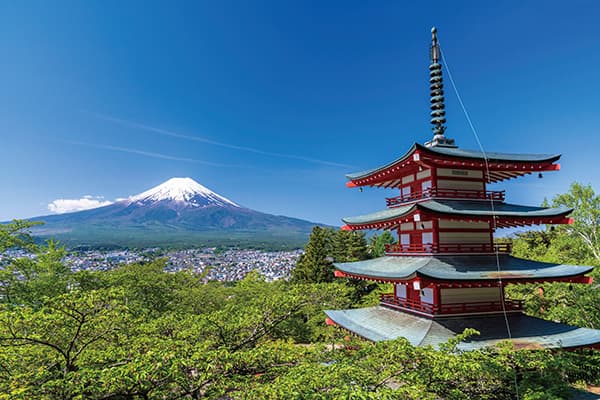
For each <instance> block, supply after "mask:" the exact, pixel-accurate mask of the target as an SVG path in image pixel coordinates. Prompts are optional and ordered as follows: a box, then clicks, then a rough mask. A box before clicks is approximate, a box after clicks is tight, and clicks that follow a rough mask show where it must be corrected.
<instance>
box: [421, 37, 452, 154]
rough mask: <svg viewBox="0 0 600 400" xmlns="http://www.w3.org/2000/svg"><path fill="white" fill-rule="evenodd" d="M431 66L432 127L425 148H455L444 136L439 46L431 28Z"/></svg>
mask: <svg viewBox="0 0 600 400" xmlns="http://www.w3.org/2000/svg"><path fill="white" fill-rule="evenodd" d="M430 55H431V64H430V65H429V84H430V86H429V88H430V90H431V100H430V101H431V124H432V125H433V128H432V130H433V139H432V140H431V141H429V142H427V143H425V146H427V147H434V146H446V147H456V146H455V145H454V139H447V138H446V137H445V136H444V132H445V131H446V126H445V125H444V124H445V123H446V111H445V110H444V108H445V105H444V83H443V81H442V64H440V63H439V60H440V55H441V53H440V45H439V44H438V40H437V29H436V27H435V26H434V27H433V28H431V50H430Z"/></svg>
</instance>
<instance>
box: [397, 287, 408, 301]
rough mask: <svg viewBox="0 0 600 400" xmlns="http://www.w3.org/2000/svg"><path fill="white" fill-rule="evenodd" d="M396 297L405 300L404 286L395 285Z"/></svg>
mask: <svg viewBox="0 0 600 400" xmlns="http://www.w3.org/2000/svg"><path fill="white" fill-rule="evenodd" d="M396 297H398V298H400V299H406V285H405V284H402V283H399V284H397V285H396Z"/></svg>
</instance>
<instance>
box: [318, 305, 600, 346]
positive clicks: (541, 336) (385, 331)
mask: <svg viewBox="0 0 600 400" xmlns="http://www.w3.org/2000/svg"><path fill="white" fill-rule="evenodd" d="M325 314H326V315H327V318H328V323H329V324H334V325H337V326H339V327H341V328H343V329H346V330H348V331H350V332H352V333H354V334H356V335H358V336H360V337H363V338H365V339H368V340H371V341H375V342H379V341H384V340H395V339H398V338H400V337H404V338H406V339H407V340H408V341H409V342H410V343H411V344H412V345H413V346H427V345H432V346H434V347H438V346H439V345H440V344H442V343H445V342H447V341H448V340H449V339H450V338H453V337H455V336H456V335H458V334H460V333H462V332H463V330H464V329H465V328H474V329H476V330H477V331H478V332H479V333H480V334H479V335H475V336H473V337H471V338H469V339H468V340H467V341H464V342H460V343H459V344H458V345H457V348H458V349H460V350H467V351H468V350H475V349H481V348H484V347H491V346H494V345H496V344H498V343H499V342H501V341H503V340H510V341H512V342H513V344H514V345H515V347H517V348H521V349H541V348H566V349H574V348H585V347H594V348H597V347H598V343H600V330H597V329H589V328H577V327H575V326H570V325H565V324H559V323H556V322H552V321H546V320H543V319H540V318H535V317H530V316H528V315H523V314H516V315H507V316H506V317H505V316H487V317H481V316H476V317H462V318H439V319H430V318H423V317H419V316H416V315H411V314H408V313H403V312H400V311H395V310H391V309H389V308H386V307H382V306H376V307H368V308H356V309H351V310H325ZM507 320H508V323H509V326H510V328H511V337H510V338H509V337H508V334H507V331H506V328H505V326H506V322H507Z"/></svg>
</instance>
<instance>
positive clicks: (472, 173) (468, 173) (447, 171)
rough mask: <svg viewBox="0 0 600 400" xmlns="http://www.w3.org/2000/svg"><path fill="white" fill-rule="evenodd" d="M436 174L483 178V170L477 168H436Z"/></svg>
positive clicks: (440, 175) (462, 177) (463, 177)
mask: <svg viewBox="0 0 600 400" xmlns="http://www.w3.org/2000/svg"><path fill="white" fill-rule="evenodd" d="M437 176H439V177H452V178H461V179H480V180H482V179H483V171H481V170H477V169H453V168H438V169H437Z"/></svg>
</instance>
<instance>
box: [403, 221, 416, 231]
mask: <svg viewBox="0 0 600 400" xmlns="http://www.w3.org/2000/svg"><path fill="white" fill-rule="evenodd" d="M414 229H415V224H414V223H413V222H405V223H403V224H400V230H401V231H413V230H414Z"/></svg>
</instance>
